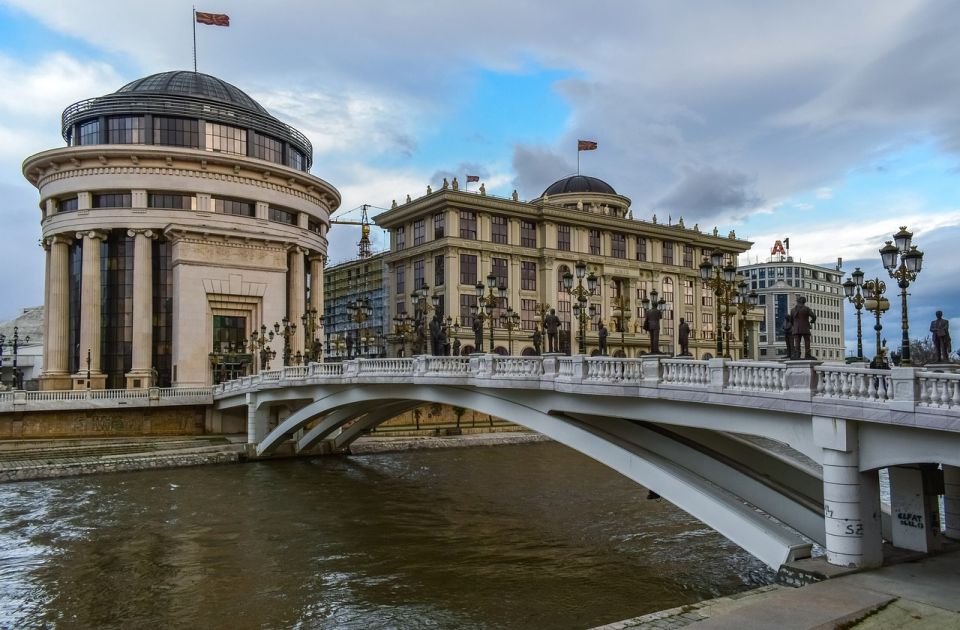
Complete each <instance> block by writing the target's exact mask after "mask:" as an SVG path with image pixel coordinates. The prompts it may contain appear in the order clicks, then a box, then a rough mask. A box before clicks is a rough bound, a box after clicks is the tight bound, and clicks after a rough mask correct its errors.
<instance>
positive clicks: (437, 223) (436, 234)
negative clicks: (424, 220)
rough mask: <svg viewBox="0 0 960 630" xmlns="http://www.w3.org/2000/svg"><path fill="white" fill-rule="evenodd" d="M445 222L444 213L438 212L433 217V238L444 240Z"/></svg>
mask: <svg viewBox="0 0 960 630" xmlns="http://www.w3.org/2000/svg"><path fill="white" fill-rule="evenodd" d="M445 221H446V215H444V214H443V213H442V212H438V213H436V214H435V215H433V238H435V239H436V238H443V229H444V223H445Z"/></svg>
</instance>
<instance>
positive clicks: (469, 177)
mask: <svg viewBox="0 0 960 630" xmlns="http://www.w3.org/2000/svg"><path fill="white" fill-rule="evenodd" d="M479 181H480V176H479V175H467V183H468V184H469V183H470V182H479Z"/></svg>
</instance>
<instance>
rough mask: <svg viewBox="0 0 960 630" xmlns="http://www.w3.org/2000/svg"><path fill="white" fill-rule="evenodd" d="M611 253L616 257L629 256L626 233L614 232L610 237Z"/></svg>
mask: <svg viewBox="0 0 960 630" xmlns="http://www.w3.org/2000/svg"><path fill="white" fill-rule="evenodd" d="M610 255H611V256H613V257H614V258H626V257H627V236H626V235H625V234H613V235H611V237H610Z"/></svg>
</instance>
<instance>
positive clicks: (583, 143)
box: [577, 140, 597, 151]
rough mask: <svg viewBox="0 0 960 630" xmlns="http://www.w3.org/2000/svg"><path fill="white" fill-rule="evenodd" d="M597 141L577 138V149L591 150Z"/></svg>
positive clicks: (595, 146)
mask: <svg viewBox="0 0 960 630" xmlns="http://www.w3.org/2000/svg"><path fill="white" fill-rule="evenodd" d="M596 148H597V143H596V142H594V141H593V140H577V151H593V150H594V149H596Z"/></svg>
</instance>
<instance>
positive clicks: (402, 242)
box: [395, 225, 407, 249]
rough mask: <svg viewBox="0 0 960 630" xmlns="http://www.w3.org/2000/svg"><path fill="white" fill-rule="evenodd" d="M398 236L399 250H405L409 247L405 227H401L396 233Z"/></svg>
mask: <svg viewBox="0 0 960 630" xmlns="http://www.w3.org/2000/svg"><path fill="white" fill-rule="evenodd" d="M395 234H396V236H397V249H403V248H404V247H406V246H407V230H406V228H405V227H404V226H402V225H401V226H399V227H398V228H397V231H396V232H395Z"/></svg>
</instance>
